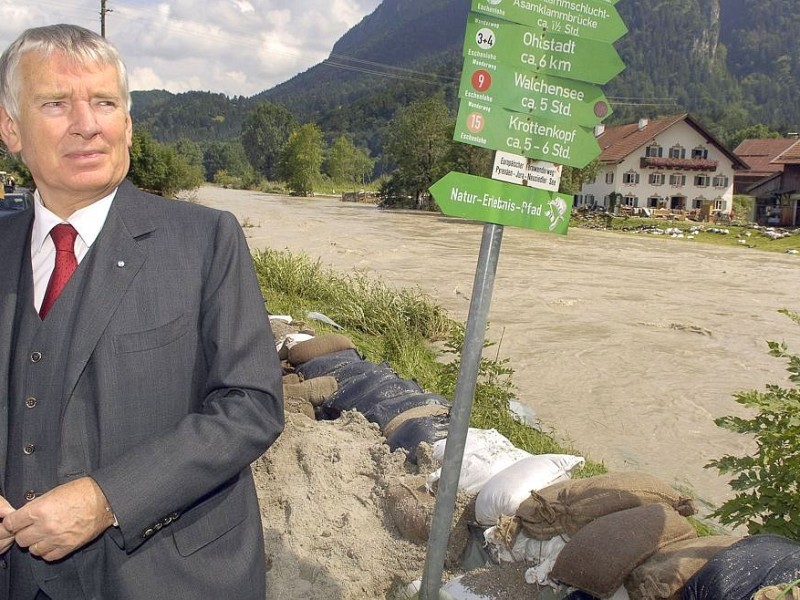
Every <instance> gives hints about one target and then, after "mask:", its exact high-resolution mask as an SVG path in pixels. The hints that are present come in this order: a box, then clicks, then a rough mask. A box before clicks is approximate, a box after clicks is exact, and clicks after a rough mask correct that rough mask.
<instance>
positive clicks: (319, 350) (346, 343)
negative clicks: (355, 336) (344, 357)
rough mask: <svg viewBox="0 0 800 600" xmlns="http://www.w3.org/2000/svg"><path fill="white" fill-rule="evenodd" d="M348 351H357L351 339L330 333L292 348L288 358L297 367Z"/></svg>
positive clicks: (289, 350) (299, 343)
mask: <svg viewBox="0 0 800 600" xmlns="http://www.w3.org/2000/svg"><path fill="white" fill-rule="evenodd" d="M348 349H355V345H354V344H353V342H352V340H350V338H349V337H347V336H346V335H342V334H340V333H328V334H325V335H320V336H316V337H313V338H311V339H310V340H306V341H302V342H298V343H297V344H294V345H292V346H290V347H289V349H288V353H287V357H286V358H287V360H288V361H289V362H290V363H291V364H292V365H294V366H295V367H296V366H298V365H301V364H303V363H305V362H308V361H309V360H311V359H312V358H317V357H318V356H325V355H326V354H333V353H334V352H340V351H342V350H348Z"/></svg>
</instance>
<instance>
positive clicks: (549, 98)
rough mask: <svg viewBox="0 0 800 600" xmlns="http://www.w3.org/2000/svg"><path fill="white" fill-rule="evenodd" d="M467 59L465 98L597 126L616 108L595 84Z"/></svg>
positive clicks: (462, 92) (462, 90) (463, 74)
mask: <svg viewBox="0 0 800 600" xmlns="http://www.w3.org/2000/svg"><path fill="white" fill-rule="evenodd" d="M478 63H480V61H474V60H472V59H470V58H466V59H464V69H463V70H462V72H461V88H460V91H459V97H460V98H461V101H462V102H463V101H465V100H466V101H469V100H477V101H479V102H481V103H484V104H489V105H491V106H495V107H498V108H506V109H508V110H513V111H516V112H522V113H526V114H530V115H535V116H537V117H544V118H547V119H551V120H553V121H560V122H565V123H574V124H576V125H583V126H584V127H594V126H595V125H597V124H599V123H600V122H601V121H602V120H603V119H605V118H606V117H608V116H609V115H610V114H611V113H612V112H613V111H612V109H611V105H610V104H609V103H608V100H607V99H606V97H605V95H604V94H603V91H602V90H601V89H600V87H599V86H597V85H595V84H593V83H584V82H581V81H573V80H571V79H562V78H560V77H554V76H552V75H539V74H536V73H532V72H530V71H527V70H525V69H515V68H514V67H509V66H507V65H502V64H498V65H496V68H494V69H487V68H485V67H483V66H481V65H480V64H478Z"/></svg>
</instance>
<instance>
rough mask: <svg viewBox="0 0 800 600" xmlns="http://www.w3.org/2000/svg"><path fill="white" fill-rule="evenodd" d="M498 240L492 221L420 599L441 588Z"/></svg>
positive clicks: (428, 599)
mask: <svg viewBox="0 0 800 600" xmlns="http://www.w3.org/2000/svg"><path fill="white" fill-rule="evenodd" d="M502 240H503V226H502V225H495V224H493V223H486V224H485V225H484V227H483V239H482V241H481V251H480V256H479V258H478V267H477V270H476V272H475V282H474V283H473V286H472V300H471V302H470V306H469V316H468V317H467V328H466V332H465V336H464V348H463V350H462V352H461V366H460V368H459V371H458V381H457V382H456V395H455V399H454V400H453V407H452V409H451V410H450V427H449V429H448V432H447V441H446V442H445V449H444V462H443V463H442V475H441V478H440V479H439V487H438V490H437V492H436V505H435V508H434V512H433V520H432V522H431V532H430V536H429V538H428V553H427V555H426V557H425V571H424V573H423V576H422V583H421V586H420V595H419V597H420V599H421V600H438V598H439V589H440V588H441V586H442V573H443V571H444V563H445V557H446V554H447V546H448V543H449V540H450V529H451V524H452V522H453V513H454V512H455V504H456V496H457V493H458V480H459V476H460V473H461V463H462V461H463V458H464V448H465V446H466V441H467V430H468V429H469V419H470V415H471V413H472V401H473V397H474V395H475V387H476V385H477V382H478V371H479V368H480V361H481V356H482V354H483V342H484V340H485V339H486V323H487V319H488V315H489V305H490V304H491V302H492V290H493V288H494V277H495V273H496V272H497V262H498V259H499V257H500V244H501V242H502Z"/></svg>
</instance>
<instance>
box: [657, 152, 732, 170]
mask: <svg viewBox="0 0 800 600" xmlns="http://www.w3.org/2000/svg"><path fill="white" fill-rule="evenodd" d="M718 165H719V161H716V160H711V159H708V158H662V157H657V156H643V157H642V158H641V168H642V169H647V168H649V169H670V170H680V171H711V172H713V171H716V170H717V166H718Z"/></svg>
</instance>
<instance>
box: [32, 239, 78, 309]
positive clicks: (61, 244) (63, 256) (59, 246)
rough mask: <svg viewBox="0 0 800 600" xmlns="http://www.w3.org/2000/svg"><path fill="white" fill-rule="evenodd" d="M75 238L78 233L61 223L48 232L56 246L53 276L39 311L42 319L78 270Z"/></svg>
mask: <svg viewBox="0 0 800 600" xmlns="http://www.w3.org/2000/svg"><path fill="white" fill-rule="evenodd" d="M77 236H78V232H77V231H75V228H74V227H73V226H72V225H69V224H68V223H61V224H60V225H56V226H55V227H53V229H51V230H50V238H51V239H52V240H53V244H55V246H56V265H55V268H54V269H53V274H52V275H50V282H49V283H48V284H47V291H46V292H45V293H44V300H42V307H41V308H40V309H39V316H40V317H41V318H42V319H44V318H45V317H46V316H47V313H48V312H49V311H50V309H51V308H52V307H53V303H55V301H56V299H57V298H58V296H59V294H61V290H63V289H64V286H65V285H67V282H68V281H69V278H70V277H72V274H73V273H74V272H75V269H77V268H78V259H77V258H76V257H75V238H76V237H77Z"/></svg>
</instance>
